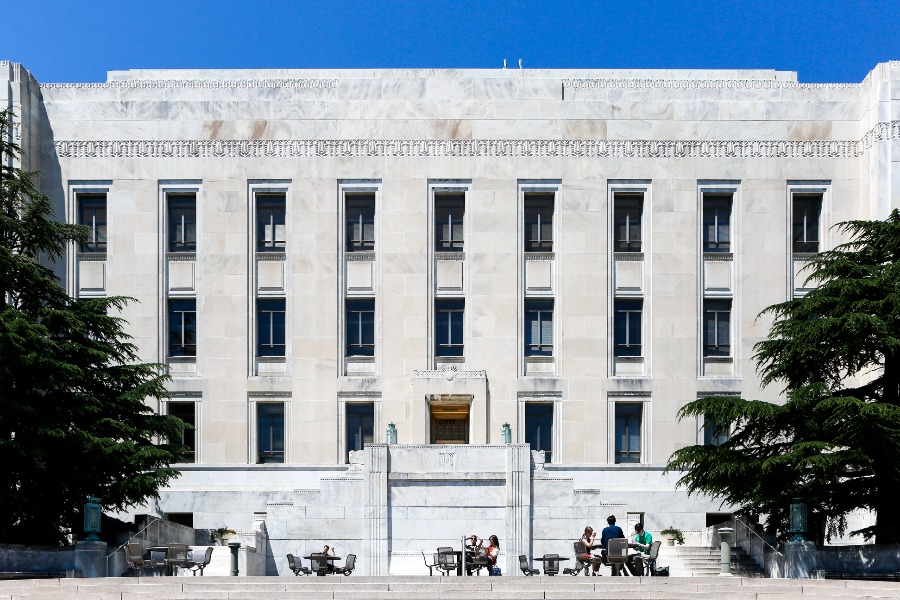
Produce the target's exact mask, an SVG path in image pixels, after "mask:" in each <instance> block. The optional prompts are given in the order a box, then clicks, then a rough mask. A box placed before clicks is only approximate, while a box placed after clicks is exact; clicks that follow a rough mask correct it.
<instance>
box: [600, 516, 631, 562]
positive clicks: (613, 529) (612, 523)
mask: <svg viewBox="0 0 900 600" xmlns="http://www.w3.org/2000/svg"><path fill="white" fill-rule="evenodd" d="M606 522H607V523H608V525H607V526H606V527H604V528H603V533H601V534H600V547H601V550H600V555H601V556H602V557H603V563H604V564H609V560H608V559H607V555H606V550H607V548H609V540H614V539H616V538H623V537H625V532H624V531H622V528H621V527H619V526H618V525H616V516H615V515H609V516H608V517H606ZM615 574H616V573H613V575H615Z"/></svg>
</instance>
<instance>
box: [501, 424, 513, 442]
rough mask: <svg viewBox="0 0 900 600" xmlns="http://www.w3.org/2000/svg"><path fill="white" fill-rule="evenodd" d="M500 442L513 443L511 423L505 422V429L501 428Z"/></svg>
mask: <svg viewBox="0 0 900 600" xmlns="http://www.w3.org/2000/svg"><path fill="white" fill-rule="evenodd" d="M500 443H501V444H512V428H511V427H510V426H509V423H504V424H503V429H501V430H500Z"/></svg>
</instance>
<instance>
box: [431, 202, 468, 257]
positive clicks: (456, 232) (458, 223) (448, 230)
mask: <svg viewBox="0 0 900 600" xmlns="http://www.w3.org/2000/svg"><path fill="white" fill-rule="evenodd" d="M465 214H466V203H465V195H464V194H440V195H436V196H435V198H434V240H435V250H436V251H438V252H461V251H462V250H463V218H464V217H465Z"/></svg>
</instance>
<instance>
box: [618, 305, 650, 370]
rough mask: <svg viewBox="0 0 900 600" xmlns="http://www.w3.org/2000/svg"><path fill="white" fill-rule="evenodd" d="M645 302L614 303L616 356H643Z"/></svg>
mask: <svg viewBox="0 0 900 600" xmlns="http://www.w3.org/2000/svg"><path fill="white" fill-rule="evenodd" d="M643 303H644V301H643V300H640V299H636V300H621V299H617V300H616V301H615V302H614V308H613V310H614V312H615V314H614V315H613V319H614V323H613V343H614V352H613V353H614V354H615V356H641V315H642V313H643Z"/></svg>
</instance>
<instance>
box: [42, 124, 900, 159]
mask: <svg viewBox="0 0 900 600" xmlns="http://www.w3.org/2000/svg"><path fill="white" fill-rule="evenodd" d="M888 139H900V120H897V121H890V122H886V123H878V124H877V125H876V126H875V127H873V128H872V129H870V130H869V131H868V132H866V134H865V135H864V136H863V137H862V139H860V140H561V139H537V140H522V139H515V140H501V139H480V140H479V139H476V140H446V139H441V140H396V139H394V140H391V139H355V140H313V139H296V140H58V141H56V142H54V143H53V145H52V146H45V147H44V148H43V149H42V152H41V155H42V156H44V157H52V156H57V157H59V158H179V159H181V158H319V157H325V158H352V157H387V158H440V157H453V158H480V157H484V158H496V157H509V158H516V157H542V158H649V159H666V158H741V159H751V158H763V159H772V158H831V159H833V158H858V157H859V156H860V155H861V154H862V153H863V152H864V151H865V150H867V149H868V148H870V147H871V146H872V145H873V144H875V143H876V142H878V141H881V140H888Z"/></svg>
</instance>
